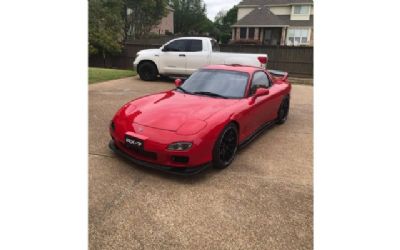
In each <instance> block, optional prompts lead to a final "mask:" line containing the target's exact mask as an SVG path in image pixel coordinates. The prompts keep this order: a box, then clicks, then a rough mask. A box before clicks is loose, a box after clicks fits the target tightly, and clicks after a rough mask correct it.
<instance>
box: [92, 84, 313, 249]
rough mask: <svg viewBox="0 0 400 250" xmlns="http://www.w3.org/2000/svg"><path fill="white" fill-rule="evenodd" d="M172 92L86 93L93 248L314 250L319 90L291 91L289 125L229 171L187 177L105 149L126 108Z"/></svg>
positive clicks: (116, 88)
mask: <svg viewBox="0 0 400 250" xmlns="http://www.w3.org/2000/svg"><path fill="white" fill-rule="evenodd" d="M172 88H174V83H173V82H172V81H167V82H165V81H157V82H144V81H141V80H140V79H139V78H138V77H129V78H124V79H119V80H113V81H108V82H104V83H97V84H91V85H89V247H90V249H272V250H274V249H296V250H297V249H312V248H313V87H312V86H305V85H293V89H292V96H291V108H290V113H289V118H288V120H287V121H286V123H285V124H283V125H281V126H274V127H272V128H271V129H269V130H267V131H266V132H264V133H263V134H262V135H261V136H259V137H258V138H257V139H256V140H254V141H253V142H252V143H250V144H249V145H248V146H247V147H245V148H244V149H242V150H240V151H239V152H238V155H237V157H236V159H235V161H234V162H233V163H232V165H230V166H229V167H228V168H226V169H224V170H219V171H218V170H214V169H212V168H211V169H208V170H206V171H205V172H203V173H202V174H199V175H196V176H191V177H181V176H174V175H170V174H166V173H161V172H159V171H156V170H150V169H145V168H143V167H140V166H136V165H134V164H132V163H131V162H128V161H126V160H124V159H122V158H120V157H118V156H116V155H115V154H114V153H113V152H112V151H111V150H110V149H109V148H108V142H109V140H110V136H109V133H108V126H109V123H110V120H111V118H112V117H113V115H114V113H115V112H116V111H117V110H118V109H119V107H121V106H122V105H123V104H125V103H126V102H128V101H129V100H132V99H134V98H137V97H139V96H143V95H146V94H150V93H156V92H160V91H164V90H168V89H172Z"/></svg>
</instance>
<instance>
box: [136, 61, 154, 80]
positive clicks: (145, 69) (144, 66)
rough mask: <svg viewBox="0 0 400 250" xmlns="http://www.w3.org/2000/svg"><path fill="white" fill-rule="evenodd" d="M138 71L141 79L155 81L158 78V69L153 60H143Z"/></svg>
mask: <svg viewBox="0 0 400 250" xmlns="http://www.w3.org/2000/svg"><path fill="white" fill-rule="evenodd" d="M138 73H139V76H140V79H142V80H144V81H154V80H156V79H157V74H158V70H157V67H156V66H155V65H154V63H152V62H143V63H140V64H139V67H138Z"/></svg>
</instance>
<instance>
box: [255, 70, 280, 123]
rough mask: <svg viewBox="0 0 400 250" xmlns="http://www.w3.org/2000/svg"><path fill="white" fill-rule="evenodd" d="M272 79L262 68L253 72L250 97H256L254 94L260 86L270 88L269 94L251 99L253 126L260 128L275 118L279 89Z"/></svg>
mask: <svg viewBox="0 0 400 250" xmlns="http://www.w3.org/2000/svg"><path fill="white" fill-rule="evenodd" d="M271 83H272V82H271V80H270V79H269V77H268V75H267V74H266V73H265V72H264V71H262V70H260V71H256V72H255V73H254V74H253V78H252V81H251V85H250V89H249V93H248V98H249V99H250V100H251V98H254V94H255V92H256V90H257V89H258V88H266V89H268V90H269V94H268V95H263V96H259V97H257V98H255V100H254V101H253V102H251V101H250V103H251V105H252V107H251V109H252V113H253V127H254V128H258V127H260V126H261V125H263V124H265V123H267V122H269V121H271V120H273V119H274V118H275V114H274V112H275V110H276V108H275V106H276V102H277V99H278V97H279V96H278V95H277V91H276V90H275V88H273V87H272V85H271Z"/></svg>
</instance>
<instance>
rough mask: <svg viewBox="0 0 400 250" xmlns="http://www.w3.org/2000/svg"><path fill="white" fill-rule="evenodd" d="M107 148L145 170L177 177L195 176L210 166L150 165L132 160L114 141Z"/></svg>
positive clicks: (208, 164)
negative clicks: (149, 169) (155, 170)
mask: <svg viewBox="0 0 400 250" xmlns="http://www.w3.org/2000/svg"><path fill="white" fill-rule="evenodd" d="M108 146H109V147H110V149H111V150H112V151H114V152H115V153H116V154H118V155H120V156H122V157H124V158H125V159H127V160H130V161H132V162H133V163H135V164H137V165H140V166H144V167H147V168H152V169H157V170H160V171H163V172H168V173H172V174H177V175H195V174H198V173H200V172H202V171H203V170H205V169H206V168H208V167H209V166H210V165H211V164H210V163H206V164H203V165H200V166H196V167H171V166H166V165H159V164H155V163H151V162H147V161H143V160H139V159H136V158H133V157H132V156H131V155H129V154H127V153H126V152H124V151H123V150H121V149H120V148H118V146H117V145H116V144H115V142H114V140H110V142H109V144H108Z"/></svg>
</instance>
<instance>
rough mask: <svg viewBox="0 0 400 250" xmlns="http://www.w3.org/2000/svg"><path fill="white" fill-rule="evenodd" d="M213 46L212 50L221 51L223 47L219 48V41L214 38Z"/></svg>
mask: <svg viewBox="0 0 400 250" xmlns="http://www.w3.org/2000/svg"><path fill="white" fill-rule="evenodd" d="M211 46H212V51H213V52H216V51H217V52H219V51H220V50H221V49H220V48H219V44H218V43H217V41H215V40H214V39H213V40H211Z"/></svg>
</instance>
